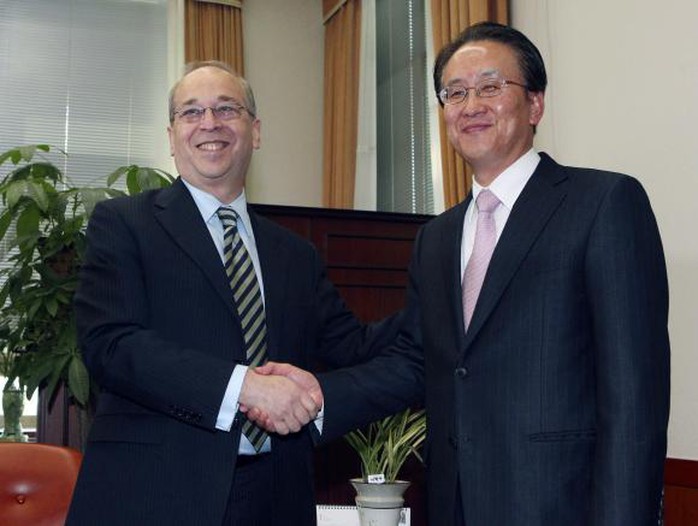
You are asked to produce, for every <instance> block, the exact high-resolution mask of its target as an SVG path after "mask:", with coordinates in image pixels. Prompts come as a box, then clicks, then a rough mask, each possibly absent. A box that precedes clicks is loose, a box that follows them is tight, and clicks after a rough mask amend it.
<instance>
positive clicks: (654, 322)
mask: <svg viewBox="0 0 698 526" xmlns="http://www.w3.org/2000/svg"><path fill="white" fill-rule="evenodd" d="M588 246H589V249H588V252H587V258H586V262H585V265H586V268H585V276H586V286H587V290H588V295H589V297H588V301H589V304H590V310H591V313H592V317H593V333H594V334H593V336H594V341H595V350H596V356H595V358H596V359H595V363H596V378H597V408H596V412H597V422H598V430H597V438H598V442H597V449H596V455H595V464H594V469H593V479H592V506H591V512H590V513H591V517H590V522H589V524H590V525H593V526H601V525H618V526H620V525H625V524H636V525H641V524H642V525H650V524H653V525H654V524H657V518H658V509H659V505H660V498H661V491H662V483H663V481H662V478H663V466H664V459H665V455H666V429H667V423H668V415H669V338H668V333H667V316H668V285H667V276H666V267H665V262H664V255H663V250H662V245H661V241H660V237H659V231H658V228H657V224H656V222H655V218H654V215H653V213H652V210H651V208H650V204H649V201H648V199H647V196H646V194H645V192H644V190H643V189H642V187H641V186H640V184H639V183H638V182H637V181H636V180H634V179H631V178H622V179H620V180H619V181H618V183H617V184H615V185H614V187H613V188H612V189H611V191H610V192H608V194H607V195H606V197H605V199H604V202H603V203H602V204H601V207H600V209H599V213H598V217H597V219H596V221H595V226H594V228H593V229H592V232H591V236H590V239H589V245H588Z"/></svg>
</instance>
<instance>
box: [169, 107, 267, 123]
mask: <svg viewBox="0 0 698 526" xmlns="http://www.w3.org/2000/svg"><path fill="white" fill-rule="evenodd" d="M206 110H211V112H212V113H213V116H214V117H216V118H217V119H219V120H222V121H234V120H237V119H239V118H240V117H242V114H243V113H245V112H247V113H249V114H250V116H252V117H254V115H253V114H252V112H251V111H250V110H248V109H247V108H245V106H243V105H241V104H233V103H231V102H222V103H220V104H217V105H215V106H206V107H203V106H182V107H181V108H179V109H178V110H176V111H175V112H174V116H175V117H177V118H178V119H179V120H181V121H184V122H187V123H190V124H191V123H196V122H201V120H202V119H203V118H204V115H205V114H206Z"/></svg>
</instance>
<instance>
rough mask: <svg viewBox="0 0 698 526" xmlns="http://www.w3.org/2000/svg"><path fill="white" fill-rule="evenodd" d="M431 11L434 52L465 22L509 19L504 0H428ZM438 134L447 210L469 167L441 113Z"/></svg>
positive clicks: (459, 196) (459, 194) (462, 190)
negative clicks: (456, 150) (449, 133)
mask: <svg viewBox="0 0 698 526" xmlns="http://www.w3.org/2000/svg"><path fill="white" fill-rule="evenodd" d="M431 12H432V19H433V24H432V26H433V27H432V29H433V33H434V49H435V50H436V53H438V52H439V50H440V49H441V48H442V47H443V46H444V45H446V44H447V43H448V42H450V41H451V40H453V39H454V38H455V37H456V36H457V35H458V34H459V33H460V32H461V31H463V30H464V29H465V28H466V27H468V26H469V25H472V24H474V23H476V22H482V21H485V20H489V21H491V22H500V23H502V24H506V23H507V22H508V18H509V9H508V0H431ZM439 133H440V136H441V163H442V167H443V182H444V201H445V205H446V208H447V209H448V208H451V207H452V206H454V205H456V204H458V203H459V202H461V201H462V200H463V199H464V198H465V196H466V195H467V193H468V191H469V190H470V186H471V178H472V170H471V169H470V166H468V164H467V163H466V162H465V161H463V159H462V158H461V157H459V156H458V154H457V153H456V152H455V150H454V149H453V147H452V146H451V145H450V143H449V142H448V137H447V136H446V127H445V125H444V121H443V114H441V115H439Z"/></svg>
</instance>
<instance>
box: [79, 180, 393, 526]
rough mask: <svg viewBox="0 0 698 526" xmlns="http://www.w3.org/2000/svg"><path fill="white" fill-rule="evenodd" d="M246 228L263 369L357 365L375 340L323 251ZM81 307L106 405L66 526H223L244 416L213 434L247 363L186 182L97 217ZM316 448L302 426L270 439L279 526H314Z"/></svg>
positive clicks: (268, 227)
mask: <svg viewBox="0 0 698 526" xmlns="http://www.w3.org/2000/svg"><path fill="white" fill-rule="evenodd" d="M250 216H251V220H252V223H253V228H254V232H255V238H256V241H257V248H258V253H259V259H260V263H261V267H262V273H263V278H264V292H265V302H266V318H267V327H268V353H269V358H270V359H271V360H275V361H280V362H290V363H293V364H296V365H298V366H300V367H303V368H306V369H308V368H311V367H312V366H313V365H314V363H315V361H316V360H319V361H324V362H326V363H328V364H329V365H331V366H335V367H336V366H342V365H348V364H349V363H355V362H356V361H358V360H360V359H361V354H360V353H361V352H362V351H364V350H366V349H368V347H364V348H362V347H361V344H362V342H365V341H368V337H369V336H370V334H369V330H368V329H366V328H364V327H362V326H361V325H360V324H359V323H358V322H357V320H356V319H355V318H354V317H353V315H352V314H351V313H350V312H349V311H348V310H347V309H346V307H345V305H344V303H343V301H342V300H341V299H340V297H339V296H338V294H337V292H336V290H335V289H334V287H333V286H332V285H331V284H330V282H329V281H328V280H327V278H326V276H325V271H324V267H323V265H322V263H321V261H320V258H319V256H318V254H317V253H316V251H315V250H314V249H313V248H312V247H311V245H310V244H309V243H308V242H307V241H305V240H303V239H301V238H299V237H297V236H296V235H294V234H291V233H290V232H288V231H286V230H285V229H283V228H281V227H279V226H277V225H276V224H274V223H271V222H270V221H268V220H266V219H264V218H261V217H259V216H257V215H256V214H254V213H253V212H250ZM75 308H76V312H77V319H78V331H79V338H80V343H81V347H82V350H83V354H84V357H85V361H86V364H87V366H88V369H89V370H90V373H91V374H92V376H93V378H94V379H95V380H96V381H97V383H98V384H99V385H100V387H101V394H100V397H99V404H98V409H97V415H96V417H95V419H94V422H93V424H92V428H91V432H90V436H89V442H88V445H87V450H86V454H85V457H84V461H83V465H82V470H81V472H80V476H79V480H78V483H77V487H76V489H75V494H74V499H73V503H72V506H71V510H70V515H69V519H68V524H72V525H97V524H99V525H100V526H105V525H112V524H113V525H119V526H123V525H125V524H129V525H141V524H142V525H156V524H162V525H164V524H167V525H178V524H182V525H214V526H219V525H220V524H221V521H222V517H223V513H224V511H225V507H226V503H227V498H228V494H229V490H230V486H231V481H232V478H233V472H234V469H235V463H236V455H237V450H238V444H239V441H240V425H239V422H238V419H237V418H236V420H235V423H234V424H233V429H232V432H230V433H227V432H221V431H218V430H216V429H215V423H216V418H217V415H218V412H219V408H220V405H221V402H222V399H223V394H224V392H225V388H226V386H227V383H228V381H229V378H230V375H231V373H232V370H233V367H234V366H235V365H236V364H238V363H245V360H246V358H245V354H244V351H243V339H242V333H241V329H240V323H239V320H238V317H237V313H236V310H235V306H234V303H233V299H232V294H231V292H230V289H229V285H228V280H227V278H226V275H225V272H224V270H223V265H222V263H221V260H220V257H219V255H218V253H217V251H216V249H215V246H214V244H213V241H212V240H211V236H210V234H209V232H208V230H207V228H206V226H205V224H204V222H203V221H202V218H201V215H200V213H199V211H198V209H197V208H196V205H195V204H194V201H193V199H192V197H191V195H190V194H189V192H188V190H187V189H186V187H185V186H184V185H183V183H182V182H181V181H177V182H176V183H174V185H173V186H172V187H170V188H167V189H163V190H160V191H153V192H147V193H145V194H142V195H139V196H136V197H132V198H123V199H122V198H119V199H112V200H108V201H105V202H102V203H100V204H99V205H98V206H97V207H96V209H95V211H94V213H93V215H92V217H91V220H90V223H89V228H88V248H87V253H86V257H85V264H84V267H83V269H82V277H81V285H80V288H79V291H78V292H77V294H76V299H75ZM380 335H381V336H384V337H389V331H384V332H382V333H380ZM376 341H380V340H379V339H378V340H376ZM312 445H313V444H312V440H311V436H310V433H309V432H308V429H307V428H305V429H303V430H302V431H301V432H300V433H297V434H293V435H289V436H285V437H279V436H273V438H272V457H273V464H274V468H273V469H274V476H275V481H274V487H273V488H269V503H270V506H271V507H272V509H273V510H274V514H275V524H288V525H299V526H301V525H302V526H306V525H309V524H315V508H314V494H313V487H312V481H313V476H312Z"/></svg>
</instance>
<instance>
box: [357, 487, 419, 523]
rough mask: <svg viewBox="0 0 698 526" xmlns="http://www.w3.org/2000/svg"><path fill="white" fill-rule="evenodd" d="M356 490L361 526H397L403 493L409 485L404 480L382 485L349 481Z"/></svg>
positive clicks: (403, 500) (402, 502)
mask: <svg viewBox="0 0 698 526" xmlns="http://www.w3.org/2000/svg"><path fill="white" fill-rule="evenodd" d="M350 482H351V484H352V486H354V489H355V490H356V507H357V509H358V510H359V518H360V521H361V526H398V524H399V523H400V513H401V511H402V507H403V504H404V502H405V499H404V498H403V496H402V495H403V493H405V490H406V489H407V487H408V486H409V485H410V483H409V482H406V481H404V480H396V481H395V482H387V483H384V484H369V483H368V482H364V480H363V479H351V480H350Z"/></svg>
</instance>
